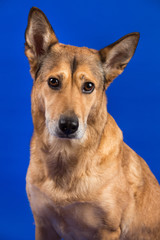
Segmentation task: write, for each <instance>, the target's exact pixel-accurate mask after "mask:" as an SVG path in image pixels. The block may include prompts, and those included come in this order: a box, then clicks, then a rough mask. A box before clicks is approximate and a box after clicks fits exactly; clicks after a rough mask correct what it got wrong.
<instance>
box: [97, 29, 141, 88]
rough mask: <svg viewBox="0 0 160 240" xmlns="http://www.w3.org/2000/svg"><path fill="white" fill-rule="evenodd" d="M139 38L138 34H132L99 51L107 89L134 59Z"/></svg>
mask: <svg viewBox="0 0 160 240" xmlns="http://www.w3.org/2000/svg"><path fill="white" fill-rule="evenodd" d="M139 36H140V35H139V33H137V32H135V33H130V34H128V35H126V36H124V37H122V38H120V39H119V40H118V41H116V42H115V43H113V44H111V45H109V46H107V47H105V48H103V49H101V50H100V51H99V54H100V58H101V61H102V65H103V69H104V73H105V78H106V88H107V87H108V86H109V84H110V83H111V82H112V81H113V80H114V78H116V77H117V76H118V75H119V74H121V73H122V72H123V70H124V68H125V67H126V66H127V64H128V62H129V61H130V60H131V58H132V57H133V55H134V52H135V50H136V47H137V44H138V41H139Z"/></svg>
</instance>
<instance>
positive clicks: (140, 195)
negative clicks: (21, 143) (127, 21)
mask: <svg viewBox="0 0 160 240" xmlns="http://www.w3.org/2000/svg"><path fill="white" fill-rule="evenodd" d="M138 40H139V34H138V33H131V34H128V35H126V36H124V37H123V38H121V39H120V40H118V41H117V42H115V43H114V44H112V45H109V46H108V47H106V48H104V49H102V50H100V51H96V50H92V49H88V48H85V47H82V48H80V47H73V46H68V45H64V44H60V43H58V40H57V38H56V36H55V33H54V31H53V29H52V27H51V25H50V24H49V22H48V20H47V18H46V16H45V15H44V14H43V13H42V12H41V11H40V10H39V9H37V8H32V9H31V11H30V14H29V20H28V27H27V30H26V50H25V53H26V55H27V57H28V59H29V62H30V66H31V75H32V77H33V79H34V85H33V89H32V117H33V124H34V134H33V137H32V141H31V160H30V165H29V168H28V172H27V194H28V198H29V201H30V205H31V209H32V212H33V215H34V219H35V225H36V239H37V240H53V239H55V240H58V239H61V238H63V239H64V240H73V239H74V240H93V239H97V240H116V239H121V240H160V186H159V184H158V182H157V180H156V179H155V177H154V176H153V174H152V173H151V171H150V170H149V167H148V166H147V164H146V163H145V161H144V160H143V159H142V158H141V157H139V156H138V155H137V154H136V153H135V152H134V151H133V150H132V149H130V148H129V147H128V146H127V145H126V144H125V143H124V142H123V135H122V132H121V130H120V129H119V127H118V126H117V124H116V122H115V121H114V119H113V118H112V117H111V116H110V115H109V114H108V113H107V109H106V95H105V89H106V88H107V87H108V86H109V84H110V83H111V82H112V80H113V79H114V78H115V77H117V76H118V75H119V74H120V73H122V71H123V69H124V68H125V67H126V65H127V63H128V62H129V61H130V59H131V58H132V56H133V54H134V51H135V49H136V46H137V43H138Z"/></svg>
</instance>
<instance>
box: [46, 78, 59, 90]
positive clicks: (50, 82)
mask: <svg viewBox="0 0 160 240" xmlns="http://www.w3.org/2000/svg"><path fill="white" fill-rule="evenodd" d="M48 85H49V87H50V88H52V89H55V90H59V89H60V87H61V82H60V81H59V80H58V79H57V78H49V79H48Z"/></svg>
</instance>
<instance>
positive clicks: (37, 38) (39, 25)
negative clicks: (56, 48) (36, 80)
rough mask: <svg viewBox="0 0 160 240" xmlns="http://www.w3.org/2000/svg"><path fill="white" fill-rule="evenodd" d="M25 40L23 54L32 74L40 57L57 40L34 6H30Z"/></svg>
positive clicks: (45, 19) (39, 11) (42, 15)
mask: <svg viewBox="0 0 160 240" xmlns="http://www.w3.org/2000/svg"><path fill="white" fill-rule="evenodd" d="M25 40H26V42H25V54H26V56H27V57H28V60H29V63H30V66H31V74H32V72H33V71H34V70H35V69H36V67H37V63H38V61H39V59H40V57H41V56H43V55H44V54H45V53H46V52H47V50H48V48H49V47H50V46H51V45H52V44H55V43H57V42H58V39H57V38H56V35H55V33H54V31H53V29H52V27H51V25H50V23H49V21H48V19H47V17H46V16H45V15H44V13H43V12H42V11H41V10H40V9H38V8H36V7H33V8H31V10H30V12H29V17H28V26H27V29H26V32H25Z"/></svg>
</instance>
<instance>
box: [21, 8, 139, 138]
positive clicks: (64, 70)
mask: <svg viewBox="0 0 160 240" xmlns="http://www.w3.org/2000/svg"><path fill="white" fill-rule="evenodd" d="M25 37H26V43H25V53H26V55H27V57H28V60H29V63H30V67H31V75H32V77H33V79H34V86H33V91H32V111H33V115H36V116H41V115H44V119H45V120H44V122H45V126H46V127H47V129H48V131H49V133H50V134H51V135H53V136H55V137H59V138H69V139H73V138H77V139H80V138H82V137H83V136H84V133H85V130H86V128H87V127H88V126H89V125H90V124H92V123H93V122H95V121H96V119H97V118H98V114H99V111H100V108H101V107H102V105H105V104H102V103H103V101H104V99H105V97H104V96H105V89H106V88H107V87H108V86H109V84H110V83H111V82H112V81H113V79H114V78H116V77H117V76H118V75H119V74H121V73H122V72H123V70H124V68H125V67H126V65H127V64H128V62H129V61H130V59H131V58H132V56H133V54H134V52H135V49H136V46H137V43H138V40H139V33H131V34H128V35H126V36H124V37H123V38H121V39H120V40H118V41H117V42H115V43H113V44H111V45H109V46H107V47H105V48H103V49H101V50H100V51H97V50H93V49H88V48H86V47H73V46H69V45H64V44H60V43H59V42H58V39H57V37H56V35H55V33H54V31H53V29H52V27H51V25H50V23H49V21H48V20H47V18H46V16H45V15H44V13H43V12H42V11H40V10H39V9H37V8H32V9H31V11H30V13H29V19H28V26H27V29H26V34H25ZM37 121H38V119H37Z"/></svg>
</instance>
